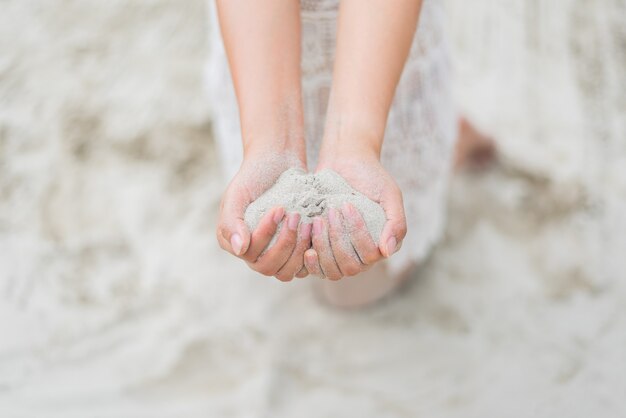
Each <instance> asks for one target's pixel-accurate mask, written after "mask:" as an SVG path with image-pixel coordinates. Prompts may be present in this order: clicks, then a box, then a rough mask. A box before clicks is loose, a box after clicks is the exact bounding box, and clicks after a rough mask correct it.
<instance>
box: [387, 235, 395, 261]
mask: <svg viewBox="0 0 626 418" xmlns="http://www.w3.org/2000/svg"><path fill="white" fill-rule="evenodd" d="M396 245H398V241H396V237H391V238H389V239H388V240H387V257H390V256H391V255H392V254H393V253H395V252H396Z"/></svg>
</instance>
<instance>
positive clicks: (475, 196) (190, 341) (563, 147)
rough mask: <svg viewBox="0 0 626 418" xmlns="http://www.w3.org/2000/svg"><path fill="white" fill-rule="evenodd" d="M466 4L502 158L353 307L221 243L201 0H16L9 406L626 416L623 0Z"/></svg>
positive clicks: (479, 88)
mask: <svg viewBox="0 0 626 418" xmlns="http://www.w3.org/2000/svg"><path fill="white" fill-rule="evenodd" d="M447 3H448V5H449V6H451V7H450V8H449V10H450V12H451V15H450V19H451V20H450V28H451V30H452V35H453V36H452V38H451V45H452V46H453V47H454V51H455V54H454V56H453V58H454V62H455V64H456V73H457V77H458V82H457V87H458V89H457V91H458V94H459V102H460V103H461V106H462V109H463V110H464V111H465V112H467V114H468V115H469V116H470V117H471V118H472V119H474V120H475V121H477V123H478V124H479V125H480V126H481V127H482V128H484V129H487V130H488V131H489V132H491V133H493V134H494V135H496V136H497V137H498V138H499V140H500V144H501V154H502V162H501V163H500V164H499V165H498V166H497V167H496V168H495V169H494V170H492V171H491V172H489V173H488V174H486V175H483V176H474V175H469V174H463V175H460V176H457V177H456V178H455V179H454V183H453V188H452V190H451V193H450V209H449V213H448V215H449V219H450V221H449V224H448V227H447V230H446V235H445V239H444V241H443V242H442V243H441V244H440V245H439V247H438V248H437V251H436V253H435V254H434V255H433V257H432V258H431V259H429V260H427V261H426V262H425V264H424V267H423V269H422V270H421V271H420V272H419V274H418V275H417V276H416V277H414V278H413V279H412V281H411V283H410V286H409V287H408V288H407V289H406V290H405V291H404V292H403V293H402V294H401V295H399V297H397V298H395V299H393V300H390V301H388V302H387V303H384V304H382V305H380V306H378V307H375V308H372V309H369V310H367V311H364V312H360V313H343V312H340V311H337V310H332V309H327V308H325V307H323V306H320V305H319V303H317V300H316V299H315V297H314V295H313V294H312V292H311V288H310V286H309V285H310V282H309V281H308V280H301V281H295V282H293V283H291V284H290V285H283V284H282V283H279V282H277V281H275V280H270V279H266V278H262V277H259V276H258V275H255V274H253V273H251V272H250V271H249V269H248V268H247V267H246V266H245V265H244V263H241V262H240V261H239V260H236V259H235V258H234V257H230V256H227V255H226V254H225V253H224V252H223V251H221V250H220V249H219V247H218V245H217V243H216V242H215V238H214V234H213V232H214V226H215V216H216V213H217V209H218V205H219V197H220V192H221V190H223V188H224V182H225V181H226V179H221V178H220V177H219V174H218V170H217V164H218V161H216V159H215V154H214V150H213V145H212V143H211V140H210V120H209V119H208V116H207V111H206V109H207V98H206V97H204V96H203V95H202V94H201V92H202V66H203V56H204V53H205V48H206V43H205V34H206V32H207V28H206V22H205V16H206V13H205V8H204V2H202V1H192V0H181V1H165V0H154V1H144V0H138V1H132V2H128V1H124V2H122V1H106V2H105V1H100V0H82V1H69V0H50V1H46V2H28V1H23V0H7V1H3V2H2V6H1V10H2V11H1V13H0V416H1V417H3V418H4V417H7V418H13V417H20V418H22V417H27V418H31V417H32V418H41V417H45V418H51V417H60V418H61V417H62V418H72V417H81V418H83V417H92V416H96V417H120V418H126V417H127V418H131V417H132V418H137V417H151V418H152V417H159V418H160V417H162V418H170V417H190V418H195V417H198V418H200V417H202V418H204V417H212V418H213V417H216V418H217V417H220V418H221V417H234V418H239V417H241V418H249V417H259V418H260V417H272V418H282V417H285V418H294V417H297V418H307V417H315V418H320V417H361V418H369V417H375V418H406V417H443V418H448V417H450V418H455V417H459V418H460V417H463V418H467V417H470V418H471V417H477V418H478V417H481V418H483V417H513V418H517V417H519V418H523V417H524V418H525V417H539V418H552V417H568V418H587V417H603V418H618V417H619V418H622V417H624V416H626V413H625V407H624V394H625V393H626V379H624V376H626V361H624V359H625V348H624V347H626V280H625V274H624V272H625V271H626V258H625V257H624V249H625V248H626V220H625V217H624V214H625V213H626V159H625V158H626V157H624V156H625V155H626V141H624V138H626V134H625V133H626V120H625V115H626V109H624V104H625V103H626V101H625V100H623V98H624V91H626V88H625V86H626V71H625V70H624V63H625V62H626V60H624V50H623V49H619V48H623V47H624V45H625V43H624V42H623V40H624V39H626V35H625V33H624V30H625V27H624V24H623V22H624V21H625V20H626V16H625V15H624V13H625V11H624V8H623V7H622V6H620V4H621V3H620V2H617V1H602V2H600V1H597V2H574V1H569V0H564V1H558V2H556V1H552V0H549V1H548V0H545V1H537V2H528V1H527V0H502V1H498V2H494V1H487V0H477V1H473V2H467V1H466V0H449V1H448V2H447ZM520 16H523V17H524V18H523V19H522V18H520ZM528 24H535V25H536V26H530V27H527V26H526V25H528ZM529 46H530V49H529ZM233 140H235V139H233Z"/></svg>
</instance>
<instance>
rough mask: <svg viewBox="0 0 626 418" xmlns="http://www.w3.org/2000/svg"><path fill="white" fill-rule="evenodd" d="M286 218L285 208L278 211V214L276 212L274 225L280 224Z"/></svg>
mask: <svg viewBox="0 0 626 418" xmlns="http://www.w3.org/2000/svg"><path fill="white" fill-rule="evenodd" d="M284 216H285V209H284V208H278V209H276V212H274V218H273V220H274V223H275V224H276V225H278V224H279V223H280V221H282V220H283V217H284Z"/></svg>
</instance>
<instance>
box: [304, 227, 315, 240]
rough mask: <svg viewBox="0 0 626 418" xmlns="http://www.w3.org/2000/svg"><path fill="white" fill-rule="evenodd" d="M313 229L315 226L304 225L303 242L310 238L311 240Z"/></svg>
mask: <svg viewBox="0 0 626 418" xmlns="http://www.w3.org/2000/svg"><path fill="white" fill-rule="evenodd" d="M311 228H313V225H311V224H304V225H302V239H303V240H305V241H306V240H307V239H309V238H311Z"/></svg>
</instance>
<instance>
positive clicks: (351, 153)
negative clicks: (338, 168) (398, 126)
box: [319, 124, 384, 163]
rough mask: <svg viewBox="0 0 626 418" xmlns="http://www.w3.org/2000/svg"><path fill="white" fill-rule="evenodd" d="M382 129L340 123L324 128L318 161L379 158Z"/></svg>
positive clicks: (377, 159)
mask: <svg viewBox="0 0 626 418" xmlns="http://www.w3.org/2000/svg"><path fill="white" fill-rule="evenodd" d="M383 137H384V130H382V129H381V130H378V129H372V128H371V127H369V126H363V125H355V124H341V125H340V126H337V127H333V128H331V129H328V126H327V129H326V130H325V133H324V139H323V141H322V146H321V148H320V157H319V160H320V162H325V163H326V162H333V161H342V160H351V159H362V160H371V159H375V160H376V161H379V160H380V154H381V150H382V144H383Z"/></svg>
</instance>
